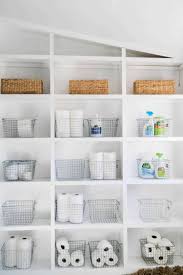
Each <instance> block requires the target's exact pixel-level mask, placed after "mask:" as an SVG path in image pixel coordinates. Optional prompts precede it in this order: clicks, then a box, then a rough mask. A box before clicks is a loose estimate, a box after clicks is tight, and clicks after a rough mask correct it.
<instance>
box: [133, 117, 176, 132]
mask: <svg viewBox="0 0 183 275" xmlns="http://www.w3.org/2000/svg"><path fill="white" fill-rule="evenodd" d="M148 122H149V118H140V119H137V125H138V136H139V137H143V136H147V135H145V134H144V126H145V125H146V124H147V123H148ZM171 122H172V120H171V119H166V118H158V119H156V118H154V133H153V136H154V137H168V136H171Z"/></svg>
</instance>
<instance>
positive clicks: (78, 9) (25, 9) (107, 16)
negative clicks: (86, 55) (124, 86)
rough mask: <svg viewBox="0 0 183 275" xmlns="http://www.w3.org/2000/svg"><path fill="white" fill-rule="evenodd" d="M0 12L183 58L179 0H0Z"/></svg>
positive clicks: (182, 10)
mask: <svg viewBox="0 0 183 275" xmlns="http://www.w3.org/2000/svg"><path fill="white" fill-rule="evenodd" d="M0 16H1V17H9V18H11V19H12V18H15V19H18V20H23V21H27V22H30V23H33V24H39V25H43V26H46V27H48V29H57V30H59V29H60V30H68V31H72V32H77V33H80V34H86V35H90V36H91V37H96V38H99V39H105V40H110V41H116V42H120V43H121V44H122V45H124V46H128V47H130V48H132V49H133V48H138V49H142V50H144V49H147V51H149V52H153V53H157V54H158V53H163V54H166V55H168V56H173V57H178V58H179V57H182V58H183V0H29V1H26V0H13V1H12V0H0Z"/></svg>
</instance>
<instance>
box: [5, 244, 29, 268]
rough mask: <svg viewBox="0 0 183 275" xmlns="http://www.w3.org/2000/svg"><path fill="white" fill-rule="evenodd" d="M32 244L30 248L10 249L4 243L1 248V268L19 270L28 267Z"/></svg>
mask: <svg viewBox="0 0 183 275" xmlns="http://www.w3.org/2000/svg"><path fill="white" fill-rule="evenodd" d="M33 246H34V244H33V242H32V249H30V250H26V251H24V250H12V249H7V248H6V244H5V243H4V244H3V246H2V248H1V264H2V269H3V270H14V269H17V270H21V269H24V270H25V269H29V268H31V265H32V258H33V251H34V247H33Z"/></svg>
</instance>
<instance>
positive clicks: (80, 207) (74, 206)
mask: <svg viewBox="0 0 183 275" xmlns="http://www.w3.org/2000/svg"><path fill="white" fill-rule="evenodd" d="M83 212H84V200H83V194H79V193H75V194H70V193H58V194H57V218H56V219H57V221H58V222H62V223H65V222H71V223H82V222H83Z"/></svg>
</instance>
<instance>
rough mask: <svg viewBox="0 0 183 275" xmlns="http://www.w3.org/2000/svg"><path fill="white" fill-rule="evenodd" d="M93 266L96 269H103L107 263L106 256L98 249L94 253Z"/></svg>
mask: <svg viewBox="0 0 183 275" xmlns="http://www.w3.org/2000/svg"><path fill="white" fill-rule="evenodd" d="M91 258H92V264H93V265H94V267H103V266H104V263H105V259H104V255H103V254H102V251H100V250H98V249H96V250H94V251H93V252H92V256H91Z"/></svg>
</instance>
